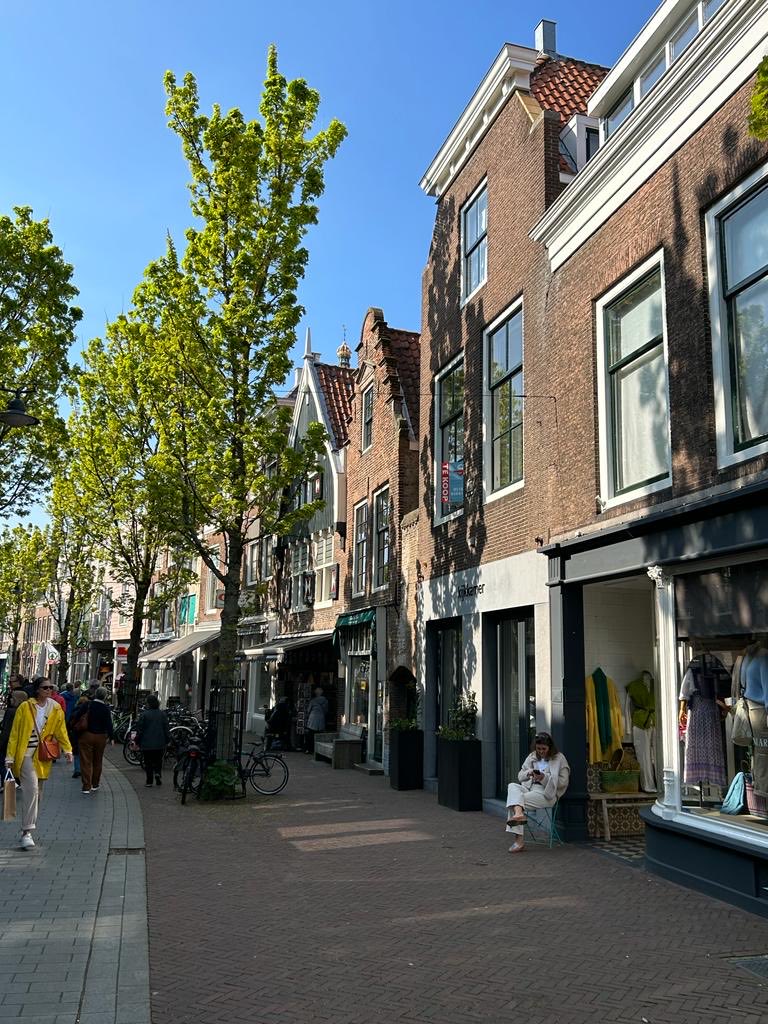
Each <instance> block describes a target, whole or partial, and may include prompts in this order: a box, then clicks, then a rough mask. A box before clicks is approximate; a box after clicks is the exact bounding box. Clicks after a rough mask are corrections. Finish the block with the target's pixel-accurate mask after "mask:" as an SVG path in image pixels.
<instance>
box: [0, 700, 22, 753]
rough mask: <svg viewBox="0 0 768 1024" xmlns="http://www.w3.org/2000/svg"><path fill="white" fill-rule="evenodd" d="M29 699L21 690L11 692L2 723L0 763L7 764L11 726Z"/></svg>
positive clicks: (0, 730)
mask: <svg viewBox="0 0 768 1024" xmlns="http://www.w3.org/2000/svg"><path fill="white" fill-rule="evenodd" d="M28 699H29V698H28V697H27V695H26V693H25V692H24V691H23V690H21V689H18V690H11V692H10V694H9V695H8V704H7V706H6V709H5V714H4V715H3V720H2V722H0V761H1V762H3V763H5V752H6V751H7V750H8V740H9V739H10V738H11V726H12V725H13V719H14V717H15V715H16V711H17V710H18V708H20V707H21V705H22V704H23V703H24V701H25V700H28Z"/></svg>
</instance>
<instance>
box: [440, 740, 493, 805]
mask: <svg viewBox="0 0 768 1024" xmlns="http://www.w3.org/2000/svg"><path fill="white" fill-rule="evenodd" d="M480 750H481V745H480V740H444V739H442V738H441V737H440V736H438V738H437V802H438V803H439V804H442V806H443V807H451V808H453V810H454V811H482V809H483V769H482V761H481V756H480Z"/></svg>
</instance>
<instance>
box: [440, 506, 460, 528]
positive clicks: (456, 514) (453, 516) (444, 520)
mask: <svg viewBox="0 0 768 1024" xmlns="http://www.w3.org/2000/svg"><path fill="white" fill-rule="evenodd" d="M463 515H464V509H463V508H458V509H456V511H455V512H451V514H450V515H449V516H435V518H434V519H433V520H432V529H435V527H438V526H443V524H444V523H450V522H452V521H453V520H454V519H458V518H459V516H463Z"/></svg>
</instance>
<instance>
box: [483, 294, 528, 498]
mask: <svg viewBox="0 0 768 1024" xmlns="http://www.w3.org/2000/svg"><path fill="white" fill-rule="evenodd" d="M486 337H487V344H488V388H489V391H490V394H491V487H490V490H491V491H499V490H502V489H503V488H504V487H509V485H510V484H514V483H517V482H518V481H520V480H522V478H523V398H522V395H523V310H522V308H518V309H517V310H516V311H515V312H514V313H513V314H512V316H510V317H508V318H507V319H506V320H505V321H504V322H503V323H502V324H501V325H500V326H498V327H495V328H493V329H492V330H490V331H489V332H488V334H487V336H486Z"/></svg>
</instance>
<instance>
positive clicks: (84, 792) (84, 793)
mask: <svg viewBox="0 0 768 1024" xmlns="http://www.w3.org/2000/svg"><path fill="white" fill-rule="evenodd" d="M90 795H91V791H90V789H84V790H83V796H90Z"/></svg>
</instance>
